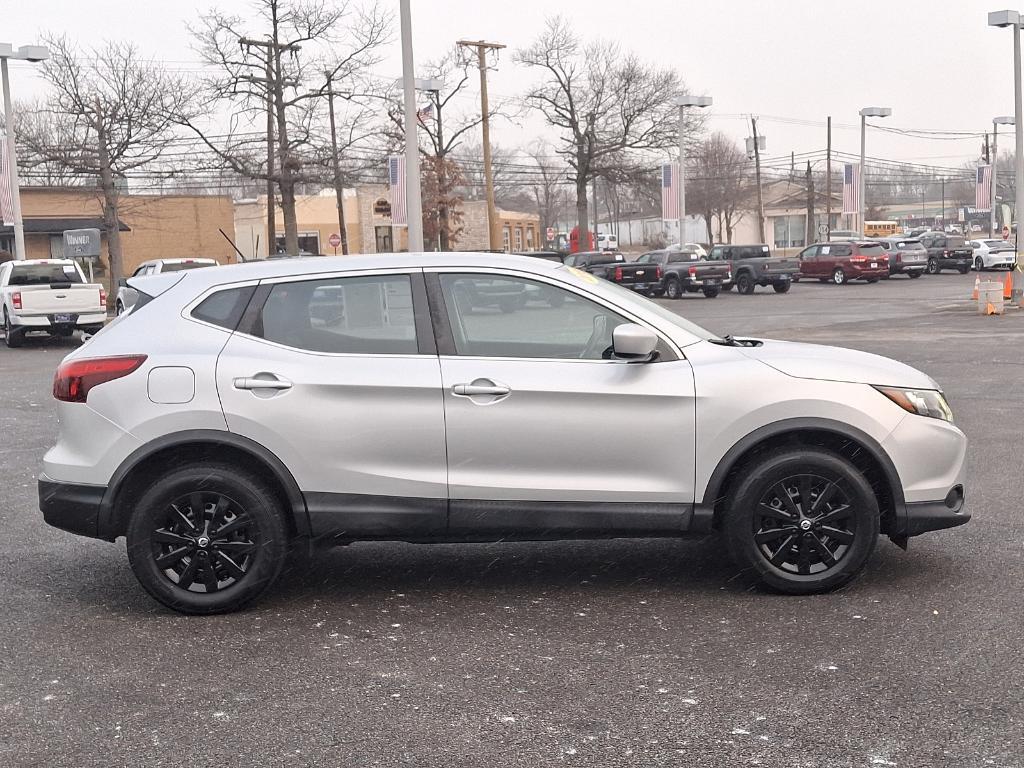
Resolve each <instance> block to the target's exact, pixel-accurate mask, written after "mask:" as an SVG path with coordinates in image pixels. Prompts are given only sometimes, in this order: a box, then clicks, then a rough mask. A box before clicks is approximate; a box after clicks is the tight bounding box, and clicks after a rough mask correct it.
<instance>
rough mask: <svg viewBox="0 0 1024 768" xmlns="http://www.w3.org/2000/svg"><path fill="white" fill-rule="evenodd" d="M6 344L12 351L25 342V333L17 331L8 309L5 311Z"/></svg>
mask: <svg viewBox="0 0 1024 768" xmlns="http://www.w3.org/2000/svg"><path fill="white" fill-rule="evenodd" d="M4 342H5V343H6V344H7V346H8V347H10V348H11V349H14V348H15V347H20V346H21V345H22V344H23V343H24V342H25V333H24V331H19V330H15V328H14V327H13V326H12V325H11V318H10V316H9V315H8V314H7V310H6V309H4Z"/></svg>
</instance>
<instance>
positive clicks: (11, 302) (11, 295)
mask: <svg viewBox="0 0 1024 768" xmlns="http://www.w3.org/2000/svg"><path fill="white" fill-rule="evenodd" d="M0 299H2V300H3V315H4V318H3V319H4V332H5V335H6V340H7V346H8V347H19V346H21V344H22V342H23V341H24V340H25V335H26V334H28V333H31V332H35V331H41V332H43V333H47V334H49V335H51V336H64V337H67V336H70V335H71V334H73V333H74V332H75V331H76V330H81V331H85V332H86V333H96V332H97V331H98V330H99V329H100V328H102V327H103V323H104V322H106V319H107V292H106V291H105V290H104V289H103V286H102V285H99V284H98V283H87V282H85V276H84V275H83V274H82V270H81V268H79V266H78V264H76V263H75V262H74V261H71V260H64V259H33V260H26V261H8V262H6V263H4V264H0Z"/></svg>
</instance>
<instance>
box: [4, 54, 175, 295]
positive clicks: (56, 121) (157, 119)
mask: <svg viewBox="0 0 1024 768" xmlns="http://www.w3.org/2000/svg"><path fill="white" fill-rule="evenodd" d="M45 40H46V44H47V46H48V47H49V49H50V58H49V60H48V61H47V62H46V63H45V64H44V65H43V77H44V78H45V79H46V81H47V82H48V83H49V85H50V88H51V93H50V95H49V97H48V98H47V99H46V101H45V103H44V104H43V105H41V106H40V108H37V109H36V110H34V111H33V112H31V113H29V115H28V117H27V118H26V119H25V120H22V121H19V123H18V124H17V125H16V128H17V130H18V141H19V143H20V145H21V146H22V147H23V149H24V150H25V153H26V167H28V168H43V169H48V171H47V172H49V173H53V174H55V173H58V172H60V173H63V174H65V175H66V176H68V177H70V178H73V179H76V180H78V181H81V182H83V183H84V182H85V181H86V180H92V183H94V184H96V186H97V187H98V189H99V192H100V195H101V198H102V204H103V226H104V229H105V231H106V234H107V247H108V250H109V253H110V265H109V266H110V282H111V285H116V284H117V281H118V280H119V279H120V278H121V276H122V274H123V268H122V267H123V261H122V250H121V232H120V221H119V220H118V210H119V204H120V196H121V188H122V187H123V185H124V181H125V179H126V178H127V176H128V175H129V174H131V173H132V172H133V171H138V170H140V169H142V168H144V167H146V166H151V165H154V164H156V163H157V162H158V161H159V160H160V159H161V157H162V156H163V155H164V154H165V152H166V151H167V150H168V148H169V147H170V146H171V143H172V142H173V141H174V138H175V132H174V128H175V123H174V122H173V120H172V118H171V116H172V115H173V114H187V113H188V110H189V106H188V105H189V104H191V95H192V93H191V91H190V89H189V88H188V86H187V85H186V84H185V83H184V82H183V81H182V80H181V78H179V77H177V76H175V75H173V74H171V73H169V72H168V71H167V70H166V69H164V68H163V67H162V66H161V65H160V64H157V63H154V62H152V61H147V60H144V59H142V58H140V57H139V54H138V51H137V50H136V49H135V47H134V46H132V45H130V44H127V43H107V44H105V45H104V46H102V47H100V48H95V49H89V50H85V51H82V50H79V49H78V48H77V47H76V46H75V45H74V44H73V43H72V42H71V41H69V40H68V38H66V37H63V36H58V35H49V36H46V37H45ZM111 294H113V291H111Z"/></svg>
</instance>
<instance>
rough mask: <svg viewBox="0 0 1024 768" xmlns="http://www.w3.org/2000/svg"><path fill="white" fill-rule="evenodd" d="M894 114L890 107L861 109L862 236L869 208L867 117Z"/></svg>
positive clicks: (859, 218) (859, 212)
mask: <svg viewBox="0 0 1024 768" xmlns="http://www.w3.org/2000/svg"><path fill="white" fill-rule="evenodd" d="M891 114H892V110H891V109H889V107H864V109H862V110H861V111H860V184H859V185H858V186H859V187H860V189H859V192H860V194H859V196H858V197H859V198H860V199H859V200H858V201H857V219H858V228H859V229H860V234H861V237H863V236H864V211H866V210H867V206H866V205H865V203H866V202H867V201H866V200H865V199H864V195H865V192H866V189H867V184H866V182H867V174H866V173H865V172H864V171H865V169H864V144H865V138H864V137H865V134H866V133H867V119H868V118H869V117H888V116H889V115H891Z"/></svg>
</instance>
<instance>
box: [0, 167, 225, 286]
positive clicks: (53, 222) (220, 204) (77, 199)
mask: <svg viewBox="0 0 1024 768" xmlns="http://www.w3.org/2000/svg"><path fill="white" fill-rule="evenodd" d="M21 208H22V220H23V222H24V226H25V252H26V256H27V257H28V258H30V259H50V258H57V259H60V258H64V238H63V233H64V230H66V229H89V228H96V229H99V230H100V231H101V255H100V258H99V262H98V263H97V264H95V265H94V268H95V270H96V272H97V276H98V277H100V278H102V277H103V276H105V275H106V271H107V264H108V257H109V254H108V250H107V236H106V233H105V232H103V207H102V203H101V200H100V196H99V193H98V192H97V191H96V190H95V189H89V188H80V189H78V188H73V187H22V189H21ZM233 217H234V212H233V207H232V204H231V198H230V197H226V196H224V197H217V196H213V195H132V194H125V195H123V196H122V197H121V201H120V222H121V226H120V230H121V248H122V251H123V254H124V271H125V274H131V272H133V271H134V270H135V268H136V267H137V266H138V265H139V264H140V263H141V262H143V261H148V260H149V259H163V258H168V259H169V258H181V257H188V256H201V257H204V258H213V259H217V261H219V262H221V263H223V264H229V263H232V262H234V261H237V260H238V257H237V255H236V254H235V252H234V250H233V249H232V247H231V244H230V243H229V242H228V241H227V240H226V239H225V238H224V236H223V235H222V234H221V230H223V231H224V233H225V234H227V235H230V234H231V232H232V229H233V228H234V222H233ZM0 251H6V252H8V253H13V252H14V227H13V226H3V227H0Z"/></svg>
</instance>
